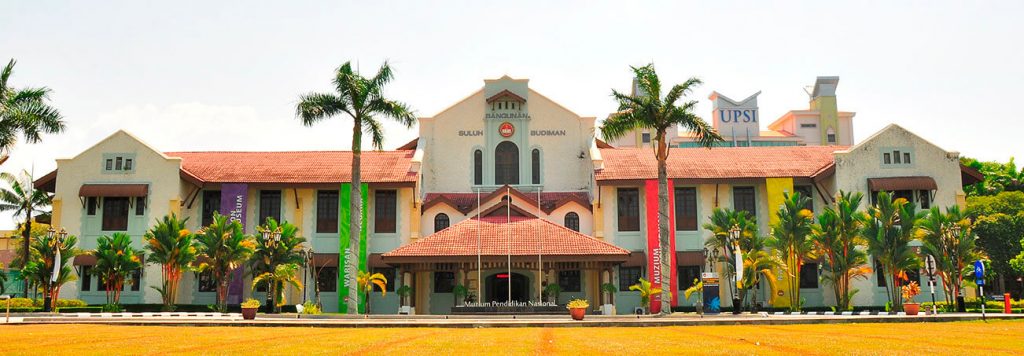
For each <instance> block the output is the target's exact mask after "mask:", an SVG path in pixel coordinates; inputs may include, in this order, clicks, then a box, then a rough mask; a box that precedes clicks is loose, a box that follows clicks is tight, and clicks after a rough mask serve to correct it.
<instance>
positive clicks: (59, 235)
mask: <svg viewBox="0 0 1024 356" xmlns="http://www.w3.org/2000/svg"><path fill="white" fill-rule="evenodd" d="M67 238H68V232H67V230H64V228H61V229H60V231H59V232H58V231H57V230H54V229H53V226H50V229H48V230H46V239H47V244H48V245H49V247H50V251H52V252H53V256H54V258H53V270H52V271H51V273H50V280H49V281H48V282H47V283H46V284H45V286H46V293H44V294H43V298H44V300H43V311H45V312H49V311H50V309H51V307H52V305H51V303H50V301H51V300H52V299H53V296H52V295H50V293H51V292H52V291H53V284H54V283H57V279H58V278H60V270H61V266H60V262H61V260H62V258H61V257H60V250H61V249H63V248H64V243H65V242H66V241H67Z"/></svg>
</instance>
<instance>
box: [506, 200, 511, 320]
mask: <svg viewBox="0 0 1024 356" xmlns="http://www.w3.org/2000/svg"><path fill="white" fill-rule="evenodd" d="M505 197H506V198H507V199H508V200H506V201H505V204H508V205H506V206H505V226H506V228H507V229H508V235H506V236H505V240H506V241H508V300H506V301H507V302H509V303H511V302H512V188H511V187H506V188H505Z"/></svg>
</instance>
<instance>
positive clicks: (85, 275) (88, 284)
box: [81, 266, 92, 292]
mask: <svg viewBox="0 0 1024 356" xmlns="http://www.w3.org/2000/svg"><path fill="white" fill-rule="evenodd" d="M81 280H82V291H83V292H88V291H89V290H90V289H91V288H92V266H82V278H81Z"/></svg>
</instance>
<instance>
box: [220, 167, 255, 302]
mask: <svg viewBox="0 0 1024 356" xmlns="http://www.w3.org/2000/svg"><path fill="white" fill-rule="evenodd" d="M248 206H249V185H248V184H244V183H241V184H240V183H225V184H221V185H220V213H221V214H222V215H227V217H228V219H231V221H237V222H238V223H240V224H242V229H243V230H244V229H245V217H246V211H247V210H248ZM243 269H244V268H243V267H238V268H237V269H235V272H234V273H232V275H231V283H230V284H228V298H227V303H228V304H240V303H242V288H243V284H244V283H243V282H242V274H243V272H244V271H243Z"/></svg>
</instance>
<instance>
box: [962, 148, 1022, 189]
mask: <svg viewBox="0 0 1024 356" xmlns="http://www.w3.org/2000/svg"><path fill="white" fill-rule="evenodd" d="M960 163H962V164H964V165H965V166H968V167H971V168H974V169H976V170H978V172H980V173H981V174H982V175H984V176H985V179H984V180H982V181H981V182H978V183H975V184H971V185H968V186H965V187H964V193H967V196H969V197H974V196H985V195H996V194H999V193H1001V192H1004V191H1020V190H1024V169H1022V170H1020V171H1018V170H1017V164H1016V163H1014V162H1013V157H1010V161H1009V162H1007V163H1005V164H1004V163H999V162H981V161H978V160H976V159H973V158H967V157H962V158H960Z"/></svg>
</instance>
